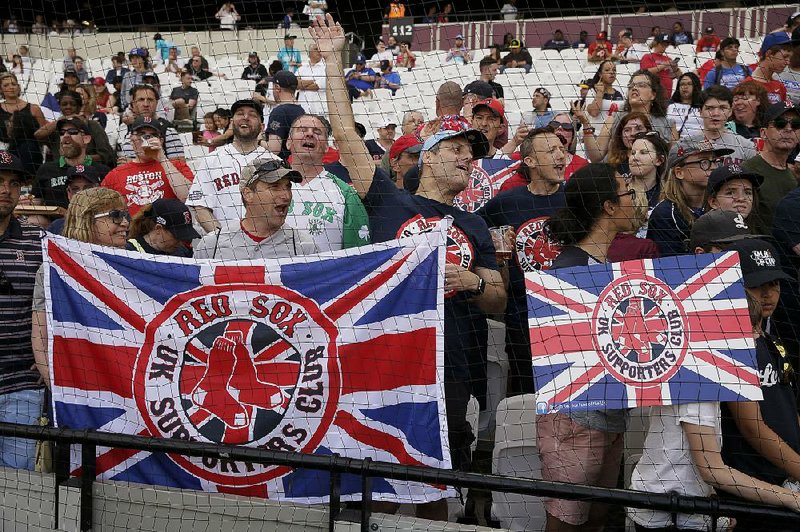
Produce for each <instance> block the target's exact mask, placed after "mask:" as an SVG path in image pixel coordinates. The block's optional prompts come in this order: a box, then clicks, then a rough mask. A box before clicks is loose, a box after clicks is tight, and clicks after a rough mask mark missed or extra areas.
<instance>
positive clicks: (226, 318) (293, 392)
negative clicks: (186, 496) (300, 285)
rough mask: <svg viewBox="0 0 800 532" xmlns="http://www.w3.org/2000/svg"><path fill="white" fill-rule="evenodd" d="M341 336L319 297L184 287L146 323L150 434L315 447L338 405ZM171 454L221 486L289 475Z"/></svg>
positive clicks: (139, 385) (145, 398)
mask: <svg viewBox="0 0 800 532" xmlns="http://www.w3.org/2000/svg"><path fill="white" fill-rule="evenodd" d="M336 336H337V332H336V327H335V325H334V324H333V322H331V320H330V319H329V318H327V317H326V316H325V315H324V314H323V313H322V311H321V310H320V309H319V307H318V306H317V305H316V303H314V302H313V301H311V300H309V299H307V298H304V297H302V296H300V295H299V294H297V293H296V292H293V291H291V290H288V289H285V288H281V287H275V286H265V285H256V284H254V285H237V286H236V287H230V286H224V285H223V286H206V287H201V288H198V289H195V290H192V291H190V292H186V293H183V294H180V295H178V296H176V297H174V298H173V299H172V300H170V301H169V302H168V303H167V305H166V306H165V307H164V309H163V310H162V311H161V312H160V313H159V314H158V315H157V316H156V317H155V318H154V319H153V320H152V321H151V322H150V323H149V324H148V325H147V328H146V330H145V342H144V344H143V346H142V349H141V350H140V352H139V355H138V358H137V362H136V372H135V377H134V397H135V399H136V404H137V407H138V409H139V412H140V414H141V416H142V418H143V419H144V421H145V424H146V426H147V430H148V431H149V433H150V434H152V435H153V436H157V437H162V438H173V439H179V440H189V441H201V442H213V443H224V444H248V445H251V446H256V447H261V448H264V449H270V450H282V451H293V452H311V451H313V450H314V449H316V447H317V445H318V444H319V442H320V440H321V439H322V437H323V436H324V435H325V433H326V431H327V429H328V427H329V425H330V423H331V421H332V419H333V415H334V413H335V412H336V407H337V402H338V398H339V367H338V357H337V353H336V343H335V338H336ZM172 459H173V460H174V461H175V462H176V463H178V464H179V465H180V466H181V467H183V468H184V469H186V470H187V471H189V472H191V473H192V474H194V475H196V476H198V477H200V478H203V479H205V480H207V481H209V482H214V483H217V484H222V485H253V484H255V483H259V482H264V481H266V480H269V479H270V478H274V477H276V476H278V475H280V474H283V472H284V469H283V468H278V467H275V466H265V465H260V464H253V463H247V462H245V463H238V464H236V463H233V462H227V463H226V462H224V461H220V460H216V459H211V458H191V457H182V456H177V455H176V456H172ZM231 464H233V465H231Z"/></svg>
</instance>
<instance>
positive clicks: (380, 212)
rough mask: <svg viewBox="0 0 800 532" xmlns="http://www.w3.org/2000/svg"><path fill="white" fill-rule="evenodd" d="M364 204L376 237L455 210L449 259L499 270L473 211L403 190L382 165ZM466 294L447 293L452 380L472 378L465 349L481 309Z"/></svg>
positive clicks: (414, 230) (432, 224)
mask: <svg viewBox="0 0 800 532" xmlns="http://www.w3.org/2000/svg"><path fill="white" fill-rule="evenodd" d="M364 206H365V207H366V209H367V213H368V214H369V220H370V230H371V235H372V239H373V240H372V241H373V242H385V241H387V240H394V239H396V238H403V237H406V236H411V235H415V234H418V233H426V232H429V231H433V230H434V229H436V228H438V225H439V223H440V222H441V221H442V220H443V219H444V218H445V217H447V216H451V217H452V218H453V224H452V225H451V227H450V230H449V231H448V234H447V259H446V260H447V262H450V263H455V264H460V265H461V266H463V267H464V268H466V269H467V270H470V271H475V269H476V268H488V269H491V270H497V261H496V260H495V255H494V251H495V250H494V244H492V238H491V236H490V235H489V229H488V227H487V226H486V222H484V221H483V219H481V218H480V217H479V216H477V215H475V214H471V213H467V212H464V211H461V210H459V209H457V208H455V207H453V206H452V205H445V204H444V203H440V202H438V201H435V200H431V199H428V198H424V197H422V196H415V195H412V194H410V193H409V192H407V191H405V190H400V189H398V188H397V186H396V185H395V184H394V183H393V182H392V180H391V179H390V178H389V176H387V175H386V173H385V172H383V170H381V169H376V170H375V174H374V176H373V178H372V185H371V186H370V189H369V191H368V192H367V195H366V197H365V198H364ZM468 299H469V295H468V294H466V293H464V292H460V293H455V294H447V293H446V294H445V303H444V313H445V319H444V355H445V356H444V360H445V380H446V381H450V382H452V381H454V380H461V379H470V372H469V369H468V368H469V362H470V361H468V359H467V355H466V351H465V350H467V349H470V348H471V347H472V345H471V344H472V340H470V338H471V337H472V336H473V335H472V332H473V329H474V325H473V323H474V321H473V320H474V316H475V314H476V313H480V312H481V311H480V309H478V308H477V307H476V306H474V305H473V304H472V303H470V302H469V301H468Z"/></svg>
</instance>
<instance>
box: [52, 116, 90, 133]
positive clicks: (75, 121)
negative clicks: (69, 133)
mask: <svg viewBox="0 0 800 532" xmlns="http://www.w3.org/2000/svg"><path fill="white" fill-rule="evenodd" d="M64 126H73V127H76V128H78V129H80V130H81V131H83V132H84V133H86V134H87V135H89V134H91V131H89V124H88V123H87V122H86V121H85V120H82V119H81V118H78V117H77V116H71V117H69V118H64V117H61V118H59V119H58V121H57V122H56V131H61V128H62V127H64Z"/></svg>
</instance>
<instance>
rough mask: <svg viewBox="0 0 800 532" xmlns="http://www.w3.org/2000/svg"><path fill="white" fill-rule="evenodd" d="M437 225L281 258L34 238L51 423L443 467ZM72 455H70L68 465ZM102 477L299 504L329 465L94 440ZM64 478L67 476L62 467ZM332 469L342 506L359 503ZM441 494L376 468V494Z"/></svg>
mask: <svg viewBox="0 0 800 532" xmlns="http://www.w3.org/2000/svg"><path fill="white" fill-rule="evenodd" d="M443 243H444V237H443V233H442V232H439V231H434V232H431V233H426V234H423V235H416V236H413V237H411V238H408V239H404V240H402V241H394V242H388V243H383V244H375V245H372V246H367V247H363V248H359V249H357V250H347V251H341V252H335V253H329V254H324V255H316V256H311V257H297V258H294V259H288V260H281V261H261V262H230V263H224V264H223V263H221V262H212V261H192V260H189V259H185V260H182V259H174V258H164V257H154V256H150V255H143V254H137V253H133V252H127V251H119V250H113V249H109V248H103V247H99V246H93V245H90V244H84V243H80V242H75V241H71V240H66V239H63V238H61V237H49V238H47V239H46V240H45V242H44V251H45V266H44V268H45V270H44V273H45V275H44V281H45V283H44V284H45V290H46V295H47V302H48V303H47V319H48V332H49V343H50V377H51V381H52V391H53V404H54V412H55V422H56V424H57V425H58V426H63V427H71V428H74V429H91V430H99V431H106V432H114V433H124V434H135V435H140V436H154V437H163V438H173V439H175V442H176V443H175V445H176V448H179V447H180V441H182V440H193V441H201V442H211V443H225V444H238V445H248V446H255V447H261V448H264V449H271V450H284V451H290V452H303V453H314V454H318V455H331V454H333V453H338V454H340V455H342V456H347V457H353V458H367V457H369V458H372V459H374V460H381V461H387V462H394V463H400V464H412V465H424V466H431V467H437V468H449V467H450V457H449V449H448V445H447V438H446V434H447V424H446V419H445V408H444V399H443V397H444V392H443V386H442V381H443V333H442V319H443V280H444V276H443V272H444V260H445V247H444V245H443ZM76 466H77V464H76ZM97 471H98V475H99V477H100V478H102V479H111V480H121V481H129V482H139V483H147V484H158V485H165V486H172V487H177V488H191V489H201V490H206V491H216V492H223V493H234V494H240V495H249V496H257V497H265V498H272V499H291V500H294V501H298V502H322V501H325V500H326V499H327V495H328V486H329V478H328V475H327V472H316V471H308V470H290V469H287V468H282V467H274V466H264V465H260V464H254V463H248V462H233V461H230V460H217V459H211V458H204V459H199V458H189V457H184V456H180V455H178V454H175V455H173V454H152V453H148V452H143V451H136V450H127V449H108V448H101V449H98V459H97ZM74 472H75V473H77V472H78V471H77V469H76V471H74ZM360 487H361V484H360V480H359V478H358V477H354V476H351V475H345V476H344V477H343V482H342V495H343V498H344V499H345V500H347V499H349V500H354V499H358V498H360ZM452 495H453V492H452V490H451V489H449V488H446V487H443V486H432V485H425V484H420V483H413V482H404V481H403V482H400V481H394V480H390V479H384V478H376V479H374V482H373V496H374V497H375V498H376V499H377V500H388V501H396V502H413V503H420V502H428V501H432V500H437V499H440V498H442V497H448V496H452Z"/></svg>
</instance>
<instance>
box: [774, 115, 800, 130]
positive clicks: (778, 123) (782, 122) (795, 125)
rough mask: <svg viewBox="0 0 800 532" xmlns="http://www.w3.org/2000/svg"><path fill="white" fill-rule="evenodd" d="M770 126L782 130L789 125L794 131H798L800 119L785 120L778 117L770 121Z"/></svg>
mask: <svg viewBox="0 0 800 532" xmlns="http://www.w3.org/2000/svg"><path fill="white" fill-rule="evenodd" d="M772 125H773V126H775V127H776V128H777V129H783V128H785V127H786V126H787V125H791V127H792V129H793V130H794V131H797V130H798V129H800V118H792V119H791V120H787V119H786V118H784V117H782V116H779V117H778V118H776V119H775V120H773V121H772Z"/></svg>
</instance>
